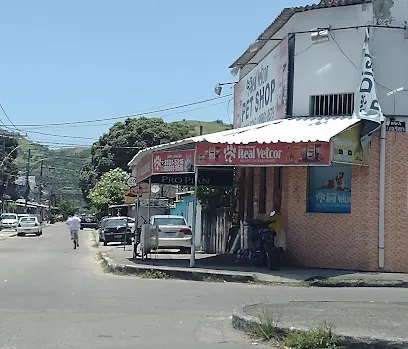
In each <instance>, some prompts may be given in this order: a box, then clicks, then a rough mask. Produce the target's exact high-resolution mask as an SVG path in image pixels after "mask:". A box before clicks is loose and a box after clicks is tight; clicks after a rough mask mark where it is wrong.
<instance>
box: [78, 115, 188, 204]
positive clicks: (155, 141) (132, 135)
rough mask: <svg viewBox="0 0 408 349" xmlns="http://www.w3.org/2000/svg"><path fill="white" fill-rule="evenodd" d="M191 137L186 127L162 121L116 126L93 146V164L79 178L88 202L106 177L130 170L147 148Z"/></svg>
mask: <svg viewBox="0 0 408 349" xmlns="http://www.w3.org/2000/svg"><path fill="white" fill-rule="evenodd" d="M188 135H189V129H188V127H187V126H186V125H185V124H183V123H165V122H164V121H163V120H162V119H160V118H145V117H141V118H137V119H136V118H133V119H131V118H128V119H126V120H125V121H124V122H118V123H116V124H115V125H113V126H112V127H111V128H110V129H109V132H108V133H105V134H104V135H103V136H102V137H100V139H99V141H97V142H95V143H94V144H93V145H92V149H91V156H92V158H91V161H90V162H88V163H86V164H85V165H84V166H83V168H82V171H81V174H80V177H79V185H80V187H81V190H82V193H83V195H84V197H85V198H88V197H89V194H90V190H91V188H93V187H94V185H95V184H96V182H97V181H98V179H99V178H101V176H102V174H104V173H106V172H108V171H109V170H112V169H115V168H120V169H122V170H124V171H127V170H128V165H127V164H128V162H129V161H130V160H131V159H132V157H133V156H134V155H135V154H136V153H137V152H138V151H139V150H140V149H143V148H146V147H152V146H155V145H159V144H163V143H168V142H172V141H176V140H179V139H183V138H185V137H187V136H188Z"/></svg>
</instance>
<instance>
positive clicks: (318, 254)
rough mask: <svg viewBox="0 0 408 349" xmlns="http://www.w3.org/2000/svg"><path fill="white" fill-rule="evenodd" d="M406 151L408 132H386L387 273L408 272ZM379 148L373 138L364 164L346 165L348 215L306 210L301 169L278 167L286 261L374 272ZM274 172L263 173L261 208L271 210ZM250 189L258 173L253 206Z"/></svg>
mask: <svg viewBox="0 0 408 349" xmlns="http://www.w3.org/2000/svg"><path fill="white" fill-rule="evenodd" d="M407 149H408V134H406V133H393V132H387V144H386V152H387V160H386V189H385V190H386V202H385V208H386V217H385V268H384V269H385V270H386V271H392V272H408V253H407V251H408V214H407V211H408V207H407V205H408V195H407V192H408V178H407V172H408V154H407V151H406V150H407ZM379 151H380V150H379V137H377V138H376V139H375V140H373V142H372V144H371V154H370V166H369V167H361V166H353V168H352V209H351V214H327V213H311V212H307V168H306V167H285V168H284V170H283V188H282V231H281V237H280V240H281V241H284V246H285V247H286V250H287V256H288V260H289V262H291V263H292V264H293V265H296V266H303V267H314V268H336V269H351V270H370V271H374V270H378V213H379V209H378V200H379ZM274 171H275V168H268V171H267V189H266V190H267V212H268V211H269V210H272V209H273V201H272V200H273V187H274V185H273V178H274ZM255 172H256V171H255ZM256 173H259V171H258V172H256ZM256 193H259V176H258V175H255V176H254V206H255V207H257V205H258V204H257V202H256V198H257V196H258V194H256ZM255 195H256V196H255ZM254 214H255V215H256V214H257V211H255V212H254ZM280 245H282V244H280Z"/></svg>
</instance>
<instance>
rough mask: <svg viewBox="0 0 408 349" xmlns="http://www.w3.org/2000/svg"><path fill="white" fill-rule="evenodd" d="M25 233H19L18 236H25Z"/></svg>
mask: <svg viewBox="0 0 408 349" xmlns="http://www.w3.org/2000/svg"><path fill="white" fill-rule="evenodd" d="M24 235H25V234H24V233H17V236H24Z"/></svg>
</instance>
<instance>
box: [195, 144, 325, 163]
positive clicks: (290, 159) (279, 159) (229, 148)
mask: <svg viewBox="0 0 408 349" xmlns="http://www.w3.org/2000/svg"><path fill="white" fill-rule="evenodd" d="M329 164H330V143H326V142H309V143H270V144H264V143H262V144H259V143H249V144H211V143H197V145H196V165H197V166H285V165H289V166H301V165H303V166H305V165H329Z"/></svg>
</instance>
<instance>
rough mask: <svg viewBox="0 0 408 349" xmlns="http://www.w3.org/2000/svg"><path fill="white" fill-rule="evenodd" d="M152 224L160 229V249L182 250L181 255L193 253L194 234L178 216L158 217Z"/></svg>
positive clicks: (153, 219) (151, 221)
mask: <svg viewBox="0 0 408 349" xmlns="http://www.w3.org/2000/svg"><path fill="white" fill-rule="evenodd" d="M150 224H152V225H155V226H157V227H158V228H159V248H161V249H176V248H177V249H180V252H181V253H191V243H192V237H193V236H192V232H191V228H190V227H189V225H188V224H187V222H186V220H185V219H184V217H182V216H176V215H156V216H152V217H151V218H150Z"/></svg>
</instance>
